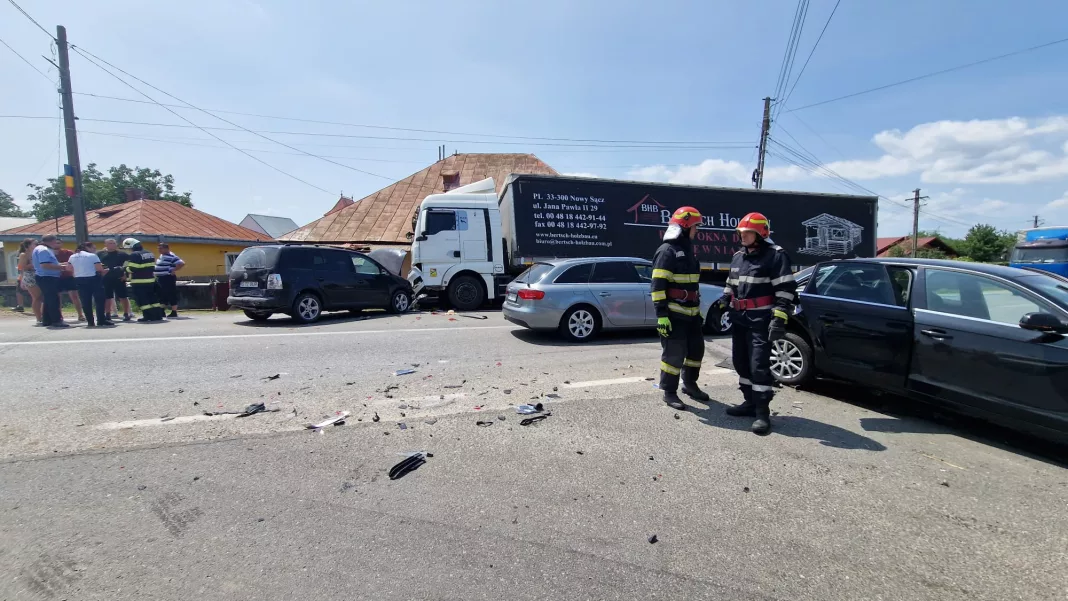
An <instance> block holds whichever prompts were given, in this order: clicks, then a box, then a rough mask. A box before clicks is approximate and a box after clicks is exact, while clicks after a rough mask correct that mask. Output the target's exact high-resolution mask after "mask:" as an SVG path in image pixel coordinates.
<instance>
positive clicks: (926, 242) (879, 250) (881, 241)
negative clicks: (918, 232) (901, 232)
mask: <svg viewBox="0 0 1068 601" xmlns="http://www.w3.org/2000/svg"><path fill="white" fill-rule="evenodd" d="M895 248H900V249H901V251H902V252H903V253H904V254H905V255H906V256H907V255H909V254H911V252H912V236H896V237H893V238H878V239H876V241H875V253H876V254H875V256H877V257H892V256H894V255H893V254H892V252H893V250H894V249H895ZM916 249H917V250H919V251H923V250H934V251H938V252H940V253H942V254H944V255H946V256H947V257H949V258H951V259H955V258H957V257H958V256H960V254H959V253H958V252H957V251H955V250H953V247H952V246H950V245H948V244H946V243H945V241H943V240H942V239H941V238H939V237H938V236H920V237H919V238H917V239H916Z"/></svg>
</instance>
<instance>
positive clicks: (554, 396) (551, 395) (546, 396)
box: [545, 392, 560, 399]
mask: <svg viewBox="0 0 1068 601" xmlns="http://www.w3.org/2000/svg"><path fill="white" fill-rule="evenodd" d="M545 398H547V399H558V398H560V395H558V394H553V393H551V392H550V393H549V394H547V395H545Z"/></svg>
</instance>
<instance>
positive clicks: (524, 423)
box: [519, 413, 552, 426]
mask: <svg viewBox="0 0 1068 601" xmlns="http://www.w3.org/2000/svg"><path fill="white" fill-rule="evenodd" d="M550 415H552V413H546V414H545V415H536V416H534V417H528V418H526V419H525V420H523V421H521V422H519V425H520V426H529V425H531V424H536V423H538V422H540V421H542V420H544V419H548V418H549V416H550Z"/></svg>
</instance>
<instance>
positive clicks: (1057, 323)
mask: <svg viewBox="0 0 1068 601" xmlns="http://www.w3.org/2000/svg"><path fill="white" fill-rule="evenodd" d="M1020 327H1021V328H1023V329H1025V330H1034V331H1036V332H1052V333H1057V334H1064V333H1068V323H1064V322H1063V321H1061V320H1060V319H1058V318H1057V316H1056V315H1051V314H1049V313H1028V314H1027V315H1024V316H1023V317H1021V318H1020Z"/></svg>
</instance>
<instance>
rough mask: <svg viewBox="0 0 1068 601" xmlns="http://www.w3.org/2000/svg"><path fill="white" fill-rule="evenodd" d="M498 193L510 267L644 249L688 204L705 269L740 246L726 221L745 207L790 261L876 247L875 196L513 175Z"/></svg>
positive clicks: (722, 263) (718, 265) (649, 249)
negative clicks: (767, 226)
mask: <svg viewBox="0 0 1068 601" xmlns="http://www.w3.org/2000/svg"><path fill="white" fill-rule="evenodd" d="M500 203H501V220H502V222H503V224H502V225H503V228H504V237H505V243H506V249H507V256H508V259H509V260H508V262H509V267H510V269H509V270H510V271H511V270H514V269H519V268H521V267H522V266H523V265H525V264H529V263H530V262H532V261H535V260H538V259H545V258H559V257H612V256H615V257H622V256H627V257H651V256H652V254H653V252H654V251H655V250H656V248H657V246H658V245H659V244H660V240H661V239H662V238H663V236H664V231H665V230H666V229H667V225H668V220H669V219H670V218H671V214H672V212H674V210H675V209H677V208H678V207H681V206H686V205H689V206H692V207H695V208H696V209H697V210H699V211H700V212H701V215H702V216H703V217H704V225H703V227H702V228H701V230H700V232H699V233H698V236H697V240H695V241H694V247H695V249H696V250H697V255H698V257H699V258H700V259H701V263H702V266H703V267H704V268H705V269H706V270H718V269H725V268H726V267H727V265H729V263H730V260H731V256H732V255H734V253H735V252H737V250H738V249H739V248H740V243H739V240H738V235H737V233H736V232H735V230H734V228H735V227H736V226H737V225H738V221H739V220H740V219H741V218H742V217H743V216H745V214H746V213H749V212H751V211H759V212H761V213H764V215H766V216H767V217H768V219H769V220H770V222H771V229H772V236H771V237H772V239H773V240H774V242H775V243H776V244H778V245H779V246H781V247H783V248H784V249H786V250H787V252H789V254H790V258H791V259H792V260H793V262H794V264H795V265H797V266H806V265H814V264H816V263H818V262H820V261H826V260H828V259H846V258H854V257H873V256H875V249H876V241H875V239H876V236H875V227H876V217H877V211H878V199H877V198H876V197H874V196H850V195H844V194H819V193H811V192H787V191H779V190H753V189H740V188H716V187H710V186H681V185H674V184H660V183H649V182H631V181H619V180H606V179H592V178H582V177H565V176H545V175H512V176H510V177H509V179H508V182H507V183H506V184H505V187H504V189H503V190H502V192H501V199H500ZM708 275H710V276H711V275H713V274H708Z"/></svg>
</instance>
